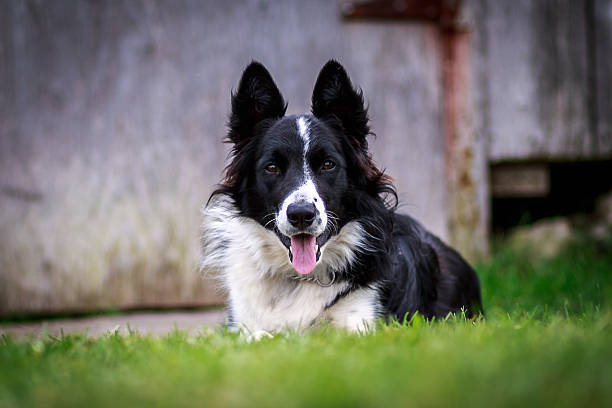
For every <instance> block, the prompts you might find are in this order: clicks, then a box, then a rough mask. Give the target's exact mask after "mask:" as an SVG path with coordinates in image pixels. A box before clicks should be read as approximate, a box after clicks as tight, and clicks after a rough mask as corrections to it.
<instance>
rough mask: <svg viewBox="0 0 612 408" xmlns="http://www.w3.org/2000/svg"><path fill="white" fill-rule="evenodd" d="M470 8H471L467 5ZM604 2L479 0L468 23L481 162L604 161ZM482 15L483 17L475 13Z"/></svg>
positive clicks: (607, 152)
mask: <svg viewBox="0 0 612 408" xmlns="http://www.w3.org/2000/svg"><path fill="white" fill-rule="evenodd" d="M472 3H474V2H472ZM611 4H612V2H611V1H610V0H585V1H571V0H550V1H549V0H539V1H530V0H520V1H513V2H501V1H493V0H486V1H481V2H480V3H479V4H477V7H478V8H479V9H480V13H481V15H483V17H484V18H482V19H480V20H478V21H476V22H475V25H476V32H477V33H480V35H481V37H482V41H483V43H484V45H483V46H481V47H480V49H479V51H480V52H481V53H482V52H486V54H481V58H482V61H481V62H482V63H483V64H485V69H484V72H485V75H486V79H485V80H484V81H486V84H485V85H484V87H481V88H480V89H479V92H483V93H485V94H486V95H485V96H484V97H483V99H486V100H487V102H488V106H487V108H486V110H485V112H483V114H485V115H487V117H486V122H487V123H486V126H487V133H488V135H489V158H490V160H492V161H505V160H529V159H538V160H541V159H543V160H565V159H593V158H606V157H608V158H609V157H611V156H612V133H611V131H610V118H611V117H612V109H611V106H612V105H610V102H609V101H610V79H609V76H610V75H609V72H610V65H611V64H610V58H612V57H611V55H612V52H611V50H612V48H611V47H610V27H611V26H612V16H611V12H610V9H611V8H612V6H611ZM483 10H484V12H483Z"/></svg>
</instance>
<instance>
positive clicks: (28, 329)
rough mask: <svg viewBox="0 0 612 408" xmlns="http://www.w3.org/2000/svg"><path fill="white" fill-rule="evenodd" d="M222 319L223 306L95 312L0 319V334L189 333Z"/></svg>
mask: <svg viewBox="0 0 612 408" xmlns="http://www.w3.org/2000/svg"><path fill="white" fill-rule="evenodd" d="M224 321H225V311H224V310H206V311H182V312H168V313H164V312H142V313H127V314H121V315H109V316H95V317H85V318H76V319H51V320H41V321H37V322H25V323H8V324H4V323H0V335H2V334H11V335H13V336H14V337H16V338H25V337H34V338H40V337H41V336H42V335H45V334H46V333H48V334H50V335H52V336H60V335H61V333H62V331H63V332H64V334H70V333H86V334H88V335H89V336H92V337H98V336H100V335H102V334H105V333H108V332H109V331H110V332H114V331H116V330H117V331H119V333H121V334H128V333H129V332H130V331H132V332H137V333H140V334H151V335H154V336H163V335H165V334H167V333H169V332H171V331H173V330H175V329H178V330H181V331H184V332H187V333H188V334H189V335H197V334H198V333H201V332H202V330H203V329H204V327H211V326H219V325H221V324H222V323H223V322H224Z"/></svg>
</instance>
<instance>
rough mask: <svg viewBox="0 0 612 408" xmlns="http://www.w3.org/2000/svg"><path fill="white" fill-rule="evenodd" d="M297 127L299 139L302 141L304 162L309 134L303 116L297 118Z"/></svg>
mask: <svg viewBox="0 0 612 408" xmlns="http://www.w3.org/2000/svg"><path fill="white" fill-rule="evenodd" d="M297 126H298V133H299V134H300V137H301V138H302V140H303V141H304V160H305V159H306V152H308V147H309V146H310V133H309V129H308V122H307V121H306V118H305V117H304V116H300V117H298V118H297ZM304 164H306V163H304Z"/></svg>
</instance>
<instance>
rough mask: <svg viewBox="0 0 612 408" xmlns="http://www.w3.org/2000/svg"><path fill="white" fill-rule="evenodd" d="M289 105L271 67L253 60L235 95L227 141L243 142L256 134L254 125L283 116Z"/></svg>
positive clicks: (236, 143)
mask: <svg viewBox="0 0 612 408" xmlns="http://www.w3.org/2000/svg"><path fill="white" fill-rule="evenodd" d="M286 110H287V104H286V103H285V100H284V99H283V96H282V95H281V93H280V91H279V90H278V88H277V87H276V84H275V83H274V80H273V79H272V76H271V75H270V73H269V72H268V70H267V69H266V68H265V67H264V66H263V65H262V64H260V63H259V62H256V61H253V62H251V63H250V64H249V65H248V66H247V67H246V69H245V70H244V72H243V73H242V78H241V79H240V84H239V85H238V90H237V91H236V92H235V93H233V94H232V113H231V115H230V120H229V134H228V140H229V141H230V142H232V143H234V144H235V145H241V144H243V143H244V142H246V141H247V140H249V139H250V138H251V137H252V136H253V129H254V128H255V126H256V125H257V124H258V123H259V122H261V121H262V120H265V119H271V118H281V117H283V116H284V115H285V111H286Z"/></svg>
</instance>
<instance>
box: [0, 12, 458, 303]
mask: <svg viewBox="0 0 612 408" xmlns="http://www.w3.org/2000/svg"><path fill="white" fill-rule="evenodd" d="M0 7H1V11H2V12H1V13H0V19H1V22H2V24H1V27H0V30H2V31H1V32H2V36H1V37H0V53H2V58H0V81H1V83H0V92H1V94H0V96H1V97H0V104H1V105H0V108H1V112H2V120H1V121H0V187H1V188H2V189H1V190H0V191H2V192H0V206H1V207H2V211H1V212H0V270H1V274H0V313H2V314H10V313H15V312H19V313H27V312H40V311H53V310H58V311H59V310H75V309H77V310H90V309H99V308H108V307H111V308H115V307H138V306H156V305H157V306H164V305H167V306H171V305H184V304H190V305H193V304H208V303H216V302H219V301H220V300H221V299H222V298H221V297H220V296H219V295H218V294H216V292H215V289H214V287H213V285H212V284H211V282H210V281H203V280H202V279H201V276H200V275H199V274H198V272H197V263H198V253H199V251H198V234H199V224H200V217H199V207H200V206H201V205H202V204H203V203H204V202H205V201H206V199H207V197H208V194H209V193H210V191H211V190H212V188H213V187H214V185H215V183H217V182H218V181H219V180H220V177H221V171H222V169H223V166H224V163H225V160H226V156H227V152H228V146H227V145H223V144H222V143H221V139H222V138H223V136H224V134H225V122H226V119H227V115H228V109H229V102H230V91H231V90H232V88H233V87H235V86H236V84H237V82H238V79H239V76H240V73H241V71H242V69H243V68H244V67H245V66H246V64H248V62H249V61H250V60H251V59H257V60H260V61H262V62H263V63H264V64H265V65H266V66H267V67H268V68H269V69H270V71H271V72H272V74H273V76H274V77H275V79H276V80H277V83H278V85H279V87H280V89H281V90H282V92H283V93H284V95H285V97H286V99H287V100H288V101H289V110H288V111H289V113H296V112H303V111H305V110H307V109H308V108H309V100H310V92H311V91H312V86H313V85H314V81H315V78H316V75H317V73H318V70H319V69H320V68H321V66H322V65H323V64H324V63H325V61H327V60H328V59H329V58H337V59H339V60H340V61H341V62H342V63H344V64H345V66H346V68H347V70H348V72H349V73H350V74H351V76H352V78H353V80H354V82H355V83H356V84H358V85H360V86H361V87H362V88H363V91H364V94H365V95H366V99H367V100H368V103H369V105H370V108H371V110H370V112H371V117H372V129H373V130H374V132H375V133H376V134H377V137H376V138H375V139H372V141H371V146H372V150H373V153H374V157H375V159H376V161H377V162H378V163H379V164H380V166H381V167H384V168H386V169H387V170H388V172H389V173H390V174H391V175H392V176H393V177H394V178H395V181H396V185H397V187H398V190H399V193H400V197H401V198H402V207H401V210H402V211H405V212H408V213H411V214H412V215H414V216H415V217H417V218H418V219H420V220H421V221H422V222H423V223H424V224H425V225H426V226H427V227H429V228H431V229H432V230H433V231H434V232H435V233H437V234H439V235H441V236H442V237H443V238H446V237H447V230H446V212H445V204H444V203H445V187H444V156H443V154H444V153H443V139H442V131H441V118H440V115H441V106H440V101H441V84H440V78H439V65H438V49H437V42H436V41H437V40H436V38H435V33H434V29H433V28H431V27H429V26H423V25H420V24H418V23H415V24H405V23H393V24H387V23H382V22H377V23H370V22H350V23H348V22H343V21H342V19H341V16H340V12H339V10H338V8H337V4H336V3H335V2H329V1H327V0H318V1H308V2H304V1H298V0H289V1H284V2H272V1H266V0H263V1H262V0H244V1H232V2H227V3H226V2H217V1H212V0H209V1H201V2H191V1H183V0H181V1H176V2H164V1H149V0H147V1H143V2H133V1H113V2H93V1H65V2H64V1H62V2H26V1H17V0H15V1H6V2H1V4H0ZM16 191H17V192H22V193H23V194H12V193H11V194H8V193H6V192H9V193H10V192H16ZM26 196H27V197H39V198H40V199H39V200H23V199H21V198H19V197H26Z"/></svg>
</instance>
